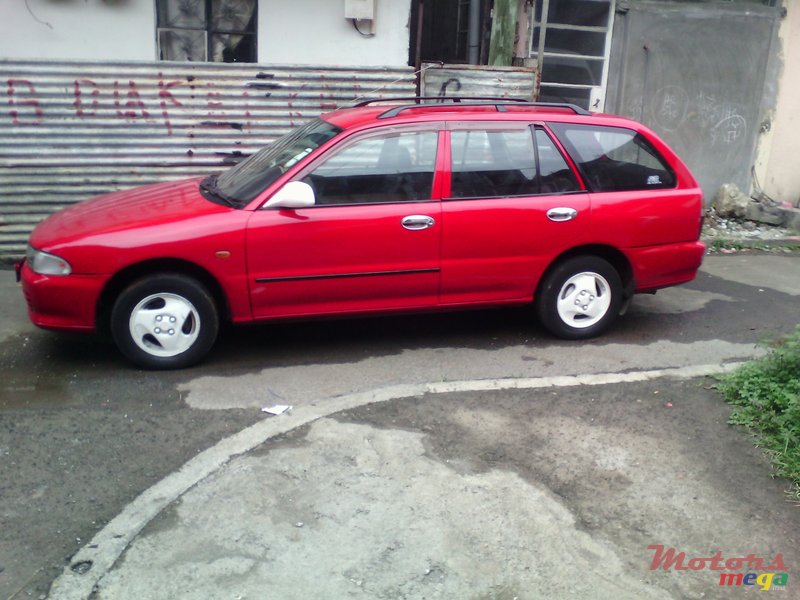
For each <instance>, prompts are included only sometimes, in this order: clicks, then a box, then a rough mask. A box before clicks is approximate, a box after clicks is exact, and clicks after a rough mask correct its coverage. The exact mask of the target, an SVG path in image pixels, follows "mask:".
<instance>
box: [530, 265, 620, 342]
mask: <svg viewBox="0 0 800 600" xmlns="http://www.w3.org/2000/svg"><path fill="white" fill-rule="evenodd" d="M622 296H623V288H622V280H621V278H620V276H619V273H618V272H617V270H616V269H615V268H614V267H612V266H611V264H610V263H608V262H607V261H605V260H603V259H602V258H598V257H596V256H575V257H573V258H568V259H566V260H564V261H563V262H561V263H558V264H556V266H555V267H554V268H552V269H551V270H550V271H549V272H548V273H547V274H546V275H545V276H544V278H543V279H542V281H541V283H540V285H539V289H538V291H537V294H536V300H535V304H536V312H537V314H538V317H539V320H540V321H541V323H542V325H543V326H544V327H545V329H547V330H548V331H549V332H550V333H552V334H553V335H555V336H557V337H560V338H563V339H567V340H582V339H588V338H592V337H595V336H598V335H600V334H601V333H603V332H604V331H605V330H606V329H608V328H609V326H610V325H611V324H612V323H613V322H614V320H615V319H616V318H617V316H618V315H619V312H620V309H621V307H622V300H623V298H622Z"/></svg>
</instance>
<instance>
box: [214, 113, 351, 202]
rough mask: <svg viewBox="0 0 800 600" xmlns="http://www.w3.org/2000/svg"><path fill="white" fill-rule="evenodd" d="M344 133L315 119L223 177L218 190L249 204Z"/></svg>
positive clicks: (250, 157)
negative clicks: (302, 161)
mask: <svg viewBox="0 0 800 600" xmlns="http://www.w3.org/2000/svg"><path fill="white" fill-rule="evenodd" d="M341 131H342V129H340V128H339V127H336V126H335V125H331V124H330V123H327V122H326V121H323V120H322V119H314V120H313V121H310V122H309V123H306V124H305V125H303V126H302V127H300V128H298V129H296V130H294V131H292V132H291V133H289V134H288V135H285V136H283V137H282V138H278V139H277V140H275V141H274V142H272V143H271V144H270V145H269V146H266V147H264V148H262V149H261V150H259V151H258V152H256V153H255V154H252V155H251V156H249V157H248V158H247V159H245V160H243V161H242V162H240V163H239V164H238V165H236V166H235V167H233V168H232V169H230V170H228V171H226V172H225V173H223V174H222V175H220V176H219V177H218V178H217V179H216V181H215V182H214V183H215V186H216V190H217V191H218V192H219V194H221V195H222V196H224V197H225V198H229V199H231V200H233V201H234V202H236V203H237V204H240V205H244V204H247V203H248V202H250V201H251V200H252V199H253V198H255V197H256V196H257V195H258V194H260V193H261V192H263V191H264V190H265V189H266V188H267V187H268V186H269V185H270V184H272V183H274V182H275V180H276V179H278V177H280V176H281V175H282V174H283V173H285V172H286V171H287V170H288V169H290V168H291V167H293V166H294V165H295V164H297V163H298V162H300V161H301V160H302V159H303V158H305V157H306V156H308V155H309V154H310V153H311V152H313V151H314V150H316V149H317V148H319V147H320V146H321V145H322V144H324V143H325V142H327V141H328V140H329V139H331V138H332V137H334V136H336V135H337V134H338V133H339V132H341Z"/></svg>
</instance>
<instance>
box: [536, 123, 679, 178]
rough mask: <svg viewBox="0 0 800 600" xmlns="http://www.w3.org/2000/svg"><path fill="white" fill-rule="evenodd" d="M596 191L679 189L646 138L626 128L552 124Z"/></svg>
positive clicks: (667, 168)
mask: <svg viewBox="0 0 800 600" xmlns="http://www.w3.org/2000/svg"><path fill="white" fill-rule="evenodd" d="M550 127H551V128H552V129H553V131H554V132H555V133H556V135H557V136H558V138H559V139H560V140H561V143H562V144H564V147H565V148H566V149H567V151H568V152H569V153H570V154H571V155H572V157H573V159H574V160H575V162H576V163H577V165H578V168H579V169H580V171H581V173H582V175H583V176H584V178H585V180H586V183H587V185H588V186H589V187H590V188H591V189H592V190H593V191H595V192H614V191H627V190H649V189H660V188H672V187H675V183H676V179H675V174H674V173H673V172H672V169H670V168H669V166H668V165H667V163H666V161H665V160H664V159H663V158H662V157H661V156H660V155H659V154H658V152H656V150H655V148H653V147H652V145H651V144H650V142H648V141H647V140H646V139H645V138H644V136H642V135H641V134H639V133H637V132H635V131H633V130H631V129H626V128H623V127H595V126H591V125H573V124H568V123H551V124H550Z"/></svg>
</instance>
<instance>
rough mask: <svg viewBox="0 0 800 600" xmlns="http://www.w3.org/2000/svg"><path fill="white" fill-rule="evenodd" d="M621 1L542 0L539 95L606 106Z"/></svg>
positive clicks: (536, 28)
mask: <svg viewBox="0 0 800 600" xmlns="http://www.w3.org/2000/svg"><path fill="white" fill-rule="evenodd" d="M615 4H616V0H542V1H540V2H537V3H536V11H535V13H534V19H533V23H532V25H533V27H532V28H531V34H532V39H531V56H534V57H536V58H537V59H538V63H539V65H540V71H541V74H542V82H541V86H540V92H539V100H542V101H546V102H572V103H574V104H577V105H579V106H582V107H583V108H591V109H592V110H599V109H602V99H603V96H604V90H605V85H606V80H607V77H608V55H609V51H610V46H611V33H612V24H613V18H614V7H615Z"/></svg>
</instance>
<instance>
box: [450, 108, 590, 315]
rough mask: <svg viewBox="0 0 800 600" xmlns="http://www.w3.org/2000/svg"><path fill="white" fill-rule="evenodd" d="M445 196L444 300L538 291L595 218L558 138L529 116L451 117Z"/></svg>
mask: <svg viewBox="0 0 800 600" xmlns="http://www.w3.org/2000/svg"><path fill="white" fill-rule="evenodd" d="M447 137H448V139H449V146H448V150H449V155H450V161H449V162H450V165H451V178H450V186H449V194H448V191H447V188H445V190H444V193H445V194H446V196H447V197H445V198H443V200H442V236H443V237H442V283H441V302H442V304H445V305H448V304H449V305H453V304H469V303H496V302H505V301H508V302H513V301H520V300H524V299H527V298H530V297H532V295H533V291H534V286H535V284H536V282H537V281H538V279H539V277H540V276H541V275H542V273H543V272H544V270H545V269H546V268H547V266H548V265H549V264H550V262H551V261H552V259H553V258H554V257H555V256H557V255H558V254H559V253H561V252H562V251H563V250H564V249H566V248H569V247H571V246H572V245H574V244H575V243H576V242H577V240H578V239H579V238H580V235H581V233H582V232H583V231H584V230H585V229H586V227H587V225H588V223H589V207H590V202H589V194H588V193H586V191H585V189H583V186H582V184H581V183H580V181H579V179H578V178H577V176H576V174H575V172H574V169H573V168H572V167H571V166H570V164H569V163H568V162H567V160H566V159H565V157H564V155H563V154H562V152H561V150H560V148H559V146H558V145H557V144H556V142H555V141H554V140H553V139H552V138H551V137H550V136H549V135H548V133H547V132H546V131H545V130H544V129H543V128H540V127H534V126H531V125H530V124H528V123H524V122H495V123H487V122H481V123H477V122H472V123H452V124H451V125H450V126H449V131H448V136H447Z"/></svg>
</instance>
